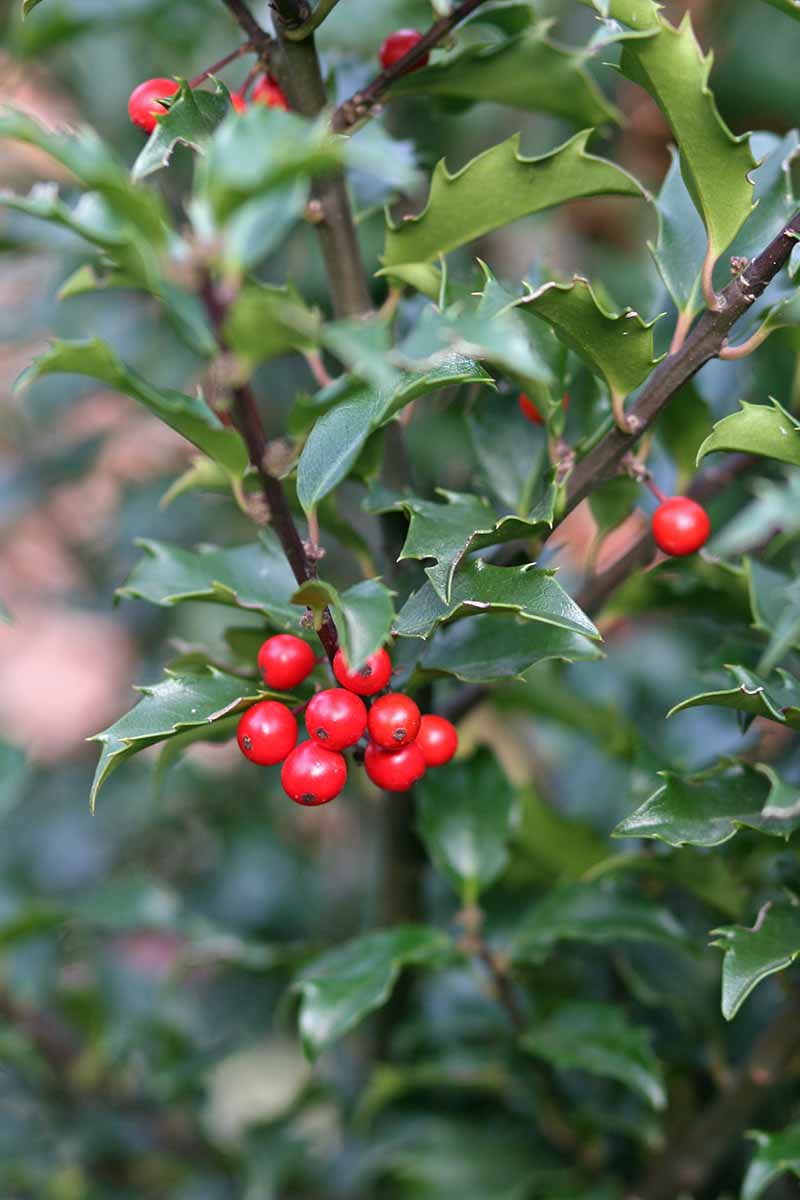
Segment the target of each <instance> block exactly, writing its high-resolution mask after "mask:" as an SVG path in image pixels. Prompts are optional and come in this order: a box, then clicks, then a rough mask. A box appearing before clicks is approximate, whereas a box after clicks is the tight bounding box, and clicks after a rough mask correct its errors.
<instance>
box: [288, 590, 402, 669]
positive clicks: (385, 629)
mask: <svg viewBox="0 0 800 1200" xmlns="http://www.w3.org/2000/svg"><path fill="white" fill-rule="evenodd" d="M292 602H293V603H294V604H304V605H308V607H309V608H312V609H313V610H314V612H315V613H316V614H317V615H318V617H319V616H320V615H321V614H322V612H323V611H324V610H325V609H326V608H330V609H331V610H332V612H333V618H334V620H335V622H336V628H337V630H338V631H339V638H340V640H341V643H342V649H343V650H344V654H345V658H346V659H347V660H348V662H352V663H363V662H366V661H367V659H368V658H369V656H370V655H371V654H374V653H375V651H376V650H379V649H380V647H381V646H383V645H385V643H386V642H387V641H388V640H389V638H390V636H391V632H392V623H393V621H394V604H393V603H392V592H390V591H389V589H388V588H387V587H385V586H384V585H383V584H382V583H381V581H380V580H379V579H364V580H362V582H361V583H356V584H354V585H353V586H352V587H349V588H348V589H347V591H345V592H338V591H337V590H336V588H335V587H333V586H332V585H331V584H329V583H326V582H325V581H324V580H322V579H311V580H308V582H306V583H304V584H303V585H302V586H301V587H299V588H298V589H297V591H296V592H295V594H294V595H293V596H292Z"/></svg>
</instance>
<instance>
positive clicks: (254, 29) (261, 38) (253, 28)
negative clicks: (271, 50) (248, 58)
mask: <svg viewBox="0 0 800 1200" xmlns="http://www.w3.org/2000/svg"><path fill="white" fill-rule="evenodd" d="M223 3H224V4H225V5H226V7H227V8H228V11H229V12H230V13H231V15H232V16H233V18H234V20H236V21H238V23H239V26H240V28H242V29H243V30H244V32H245V33H246V34H247V37H248V38H249V40H250V41H251V42H253V44H254V45H256V46H259V47H260V46H263V45H264V44H265V43H266V42H270V41H272V39H271V38H270V36H269V34H268V33H267V31H266V29H262V28H261V26H260V25H259V23H258V21H257V20H256V19H255V17H254V16H253V14H252V13H251V12H250V9H249V8H248V7H247V5H246V4H245V3H244V0H223Z"/></svg>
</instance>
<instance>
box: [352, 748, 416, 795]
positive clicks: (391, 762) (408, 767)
mask: <svg viewBox="0 0 800 1200" xmlns="http://www.w3.org/2000/svg"><path fill="white" fill-rule="evenodd" d="M364 767H365V768H366V772H367V774H368V775H369V777H370V779H371V780H372V782H373V783H374V784H375V785H376V786H377V787H379V788H383V790H384V791H385V792H407V791H408V789H409V788H410V787H411V785H412V784H414V783H416V782H417V780H418V779H422V776H423V775H424V774H425V756H424V754H423V753H422V751H421V750H420V748H419V746H418V745H417V743H416V742H409V743H408V745H407V746H401V747H400V749H399V750H384V749H383V748H382V747H381V746H377V745H376V744H375V742H370V744H369V745H368V746H367V751H366V754H365V755H364Z"/></svg>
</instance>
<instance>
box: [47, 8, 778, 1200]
mask: <svg viewBox="0 0 800 1200" xmlns="http://www.w3.org/2000/svg"><path fill="white" fill-rule="evenodd" d="M38 2H39V0H33V3H34V4H38ZM767 4H771V5H772V7H773V8H777V9H779V10H780V12H782V13H786V15H787V17H794V18H795V20H797V21H800V0H767ZM743 1200H747V1198H743Z"/></svg>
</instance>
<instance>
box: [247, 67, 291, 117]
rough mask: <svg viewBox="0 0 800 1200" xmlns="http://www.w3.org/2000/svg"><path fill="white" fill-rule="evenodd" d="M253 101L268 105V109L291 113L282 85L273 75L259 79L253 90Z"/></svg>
mask: <svg viewBox="0 0 800 1200" xmlns="http://www.w3.org/2000/svg"><path fill="white" fill-rule="evenodd" d="M253 100H254V102H255V103H256V104H266V106H267V108H283V109H285V110H286V111H287V112H288V111H289V101H288V99H287V98H286V93H285V92H284V90H283V88H282V87H281V85H280V84H279V83H278V81H277V80H275V79H273V78H272V76H271V75H265V76H264V78H263V79H259V81H258V83H257V84H256V86H255V87H254V88H253Z"/></svg>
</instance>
